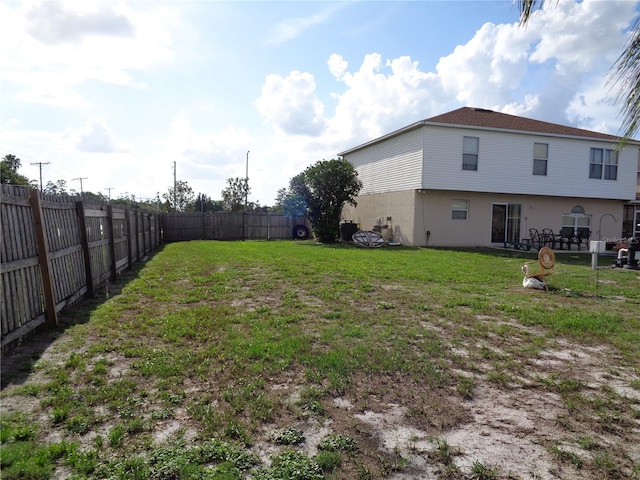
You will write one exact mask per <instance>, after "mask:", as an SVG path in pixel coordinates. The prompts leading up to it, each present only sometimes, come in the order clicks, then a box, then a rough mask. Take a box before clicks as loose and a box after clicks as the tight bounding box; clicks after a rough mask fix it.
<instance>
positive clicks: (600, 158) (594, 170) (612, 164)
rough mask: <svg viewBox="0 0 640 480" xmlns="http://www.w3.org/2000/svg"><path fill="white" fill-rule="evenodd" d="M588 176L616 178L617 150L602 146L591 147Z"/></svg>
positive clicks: (607, 178) (606, 178)
mask: <svg viewBox="0 0 640 480" xmlns="http://www.w3.org/2000/svg"><path fill="white" fill-rule="evenodd" d="M589 178H597V179H602V178H604V179H605V180H617V179H618V152H616V151H615V150H609V149H603V148H592V149H591V160H590V164H589Z"/></svg>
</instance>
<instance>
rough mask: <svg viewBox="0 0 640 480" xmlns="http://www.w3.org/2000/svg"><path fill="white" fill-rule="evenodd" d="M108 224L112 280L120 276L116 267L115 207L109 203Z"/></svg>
mask: <svg viewBox="0 0 640 480" xmlns="http://www.w3.org/2000/svg"><path fill="white" fill-rule="evenodd" d="M107 226H108V227H109V256H110V257H111V258H110V259H109V260H110V263H111V280H115V279H116V278H117V276H118V270H117V268H116V234H115V232H114V231H113V207H112V206H111V205H107Z"/></svg>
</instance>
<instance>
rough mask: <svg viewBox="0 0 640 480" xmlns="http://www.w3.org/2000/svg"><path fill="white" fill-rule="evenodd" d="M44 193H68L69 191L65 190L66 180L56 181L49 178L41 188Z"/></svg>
mask: <svg viewBox="0 0 640 480" xmlns="http://www.w3.org/2000/svg"><path fill="white" fill-rule="evenodd" d="M42 191H43V192H44V193H47V194H50V195H69V194H70V193H69V192H68V191H67V182H66V180H58V181H56V182H52V181H51V180H49V181H48V182H47V184H46V185H45V187H44V188H43V189H42Z"/></svg>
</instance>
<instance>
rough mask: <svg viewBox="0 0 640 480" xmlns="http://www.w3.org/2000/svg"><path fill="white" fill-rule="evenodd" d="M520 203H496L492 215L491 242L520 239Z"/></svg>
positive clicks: (517, 240)
mask: <svg viewBox="0 0 640 480" xmlns="http://www.w3.org/2000/svg"><path fill="white" fill-rule="evenodd" d="M521 210H522V207H521V205H520V204H519V203H494V204H493V212H492V215H491V243H504V242H519V241H520V212H521Z"/></svg>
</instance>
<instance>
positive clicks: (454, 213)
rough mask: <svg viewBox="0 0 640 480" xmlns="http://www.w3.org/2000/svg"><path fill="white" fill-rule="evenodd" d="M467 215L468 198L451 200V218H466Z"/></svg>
mask: <svg viewBox="0 0 640 480" xmlns="http://www.w3.org/2000/svg"><path fill="white" fill-rule="evenodd" d="M468 216H469V200H453V201H452V202H451V219H452V220H466V219H467V217H468Z"/></svg>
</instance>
